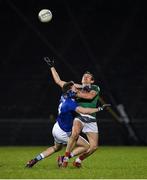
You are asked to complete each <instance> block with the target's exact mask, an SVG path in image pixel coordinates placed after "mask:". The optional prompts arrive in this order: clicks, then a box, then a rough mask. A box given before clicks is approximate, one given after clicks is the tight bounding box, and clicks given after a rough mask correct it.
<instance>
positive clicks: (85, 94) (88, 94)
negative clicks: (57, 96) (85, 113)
mask: <svg viewBox="0 0 147 180" xmlns="http://www.w3.org/2000/svg"><path fill="white" fill-rule="evenodd" d="M96 95H97V92H96V91H94V90H91V91H90V92H85V91H84V92H83V91H78V92H77V97H79V98H83V99H93V98H94V97H95V96H96Z"/></svg>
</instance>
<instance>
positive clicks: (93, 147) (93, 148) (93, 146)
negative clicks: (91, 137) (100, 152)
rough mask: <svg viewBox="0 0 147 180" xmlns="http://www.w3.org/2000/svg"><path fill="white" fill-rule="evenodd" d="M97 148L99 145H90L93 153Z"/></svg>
mask: <svg viewBox="0 0 147 180" xmlns="http://www.w3.org/2000/svg"><path fill="white" fill-rule="evenodd" d="M97 148H98V146H97V145H92V146H90V151H91V153H93V152H94V151H96V150H97Z"/></svg>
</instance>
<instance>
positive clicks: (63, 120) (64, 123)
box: [57, 96, 78, 132]
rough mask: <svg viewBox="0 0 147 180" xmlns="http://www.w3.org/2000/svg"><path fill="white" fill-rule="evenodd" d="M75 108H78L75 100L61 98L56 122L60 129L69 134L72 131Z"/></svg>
mask: <svg viewBox="0 0 147 180" xmlns="http://www.w3.org/2000/svg"><path fill="white" fill-rule="evenodd" d="M76 107H78V104H77V102H76V101H75V99H72V98H69V97H64V96H61V99H60V104H59V107H58V117H57V121H58V123H59V126H60V128H61V129H62V130H63V131H65V132H70V131H71V130H72V125H73V119H74V114H75V110H76Z"/></svg>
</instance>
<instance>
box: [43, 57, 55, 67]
mask: <svg viewBox="0 0 147 180" xmlns="http://www.w3.org/2000/svg"><path fill="white" fill-rule="evenodd" d="M43 59H44V61H45V62H46V63H47V65H48V66H49V67H50V68H51V67H53V66H54V60H52V59H50V58H49V57H44V58H43Z"/></svg>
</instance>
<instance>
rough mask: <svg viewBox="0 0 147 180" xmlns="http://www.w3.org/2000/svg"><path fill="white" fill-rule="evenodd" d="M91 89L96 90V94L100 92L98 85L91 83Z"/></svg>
mask: <svg viewBox="0 0 147 180" xmlns="http://www.w3.org/2000/svg"><path fill="white" fill-rule="evenodd" d="M91 90H94V91H96V92H97V94H99V93H100V88H99V86H97V85H92V88H91Z"/></svg>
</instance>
